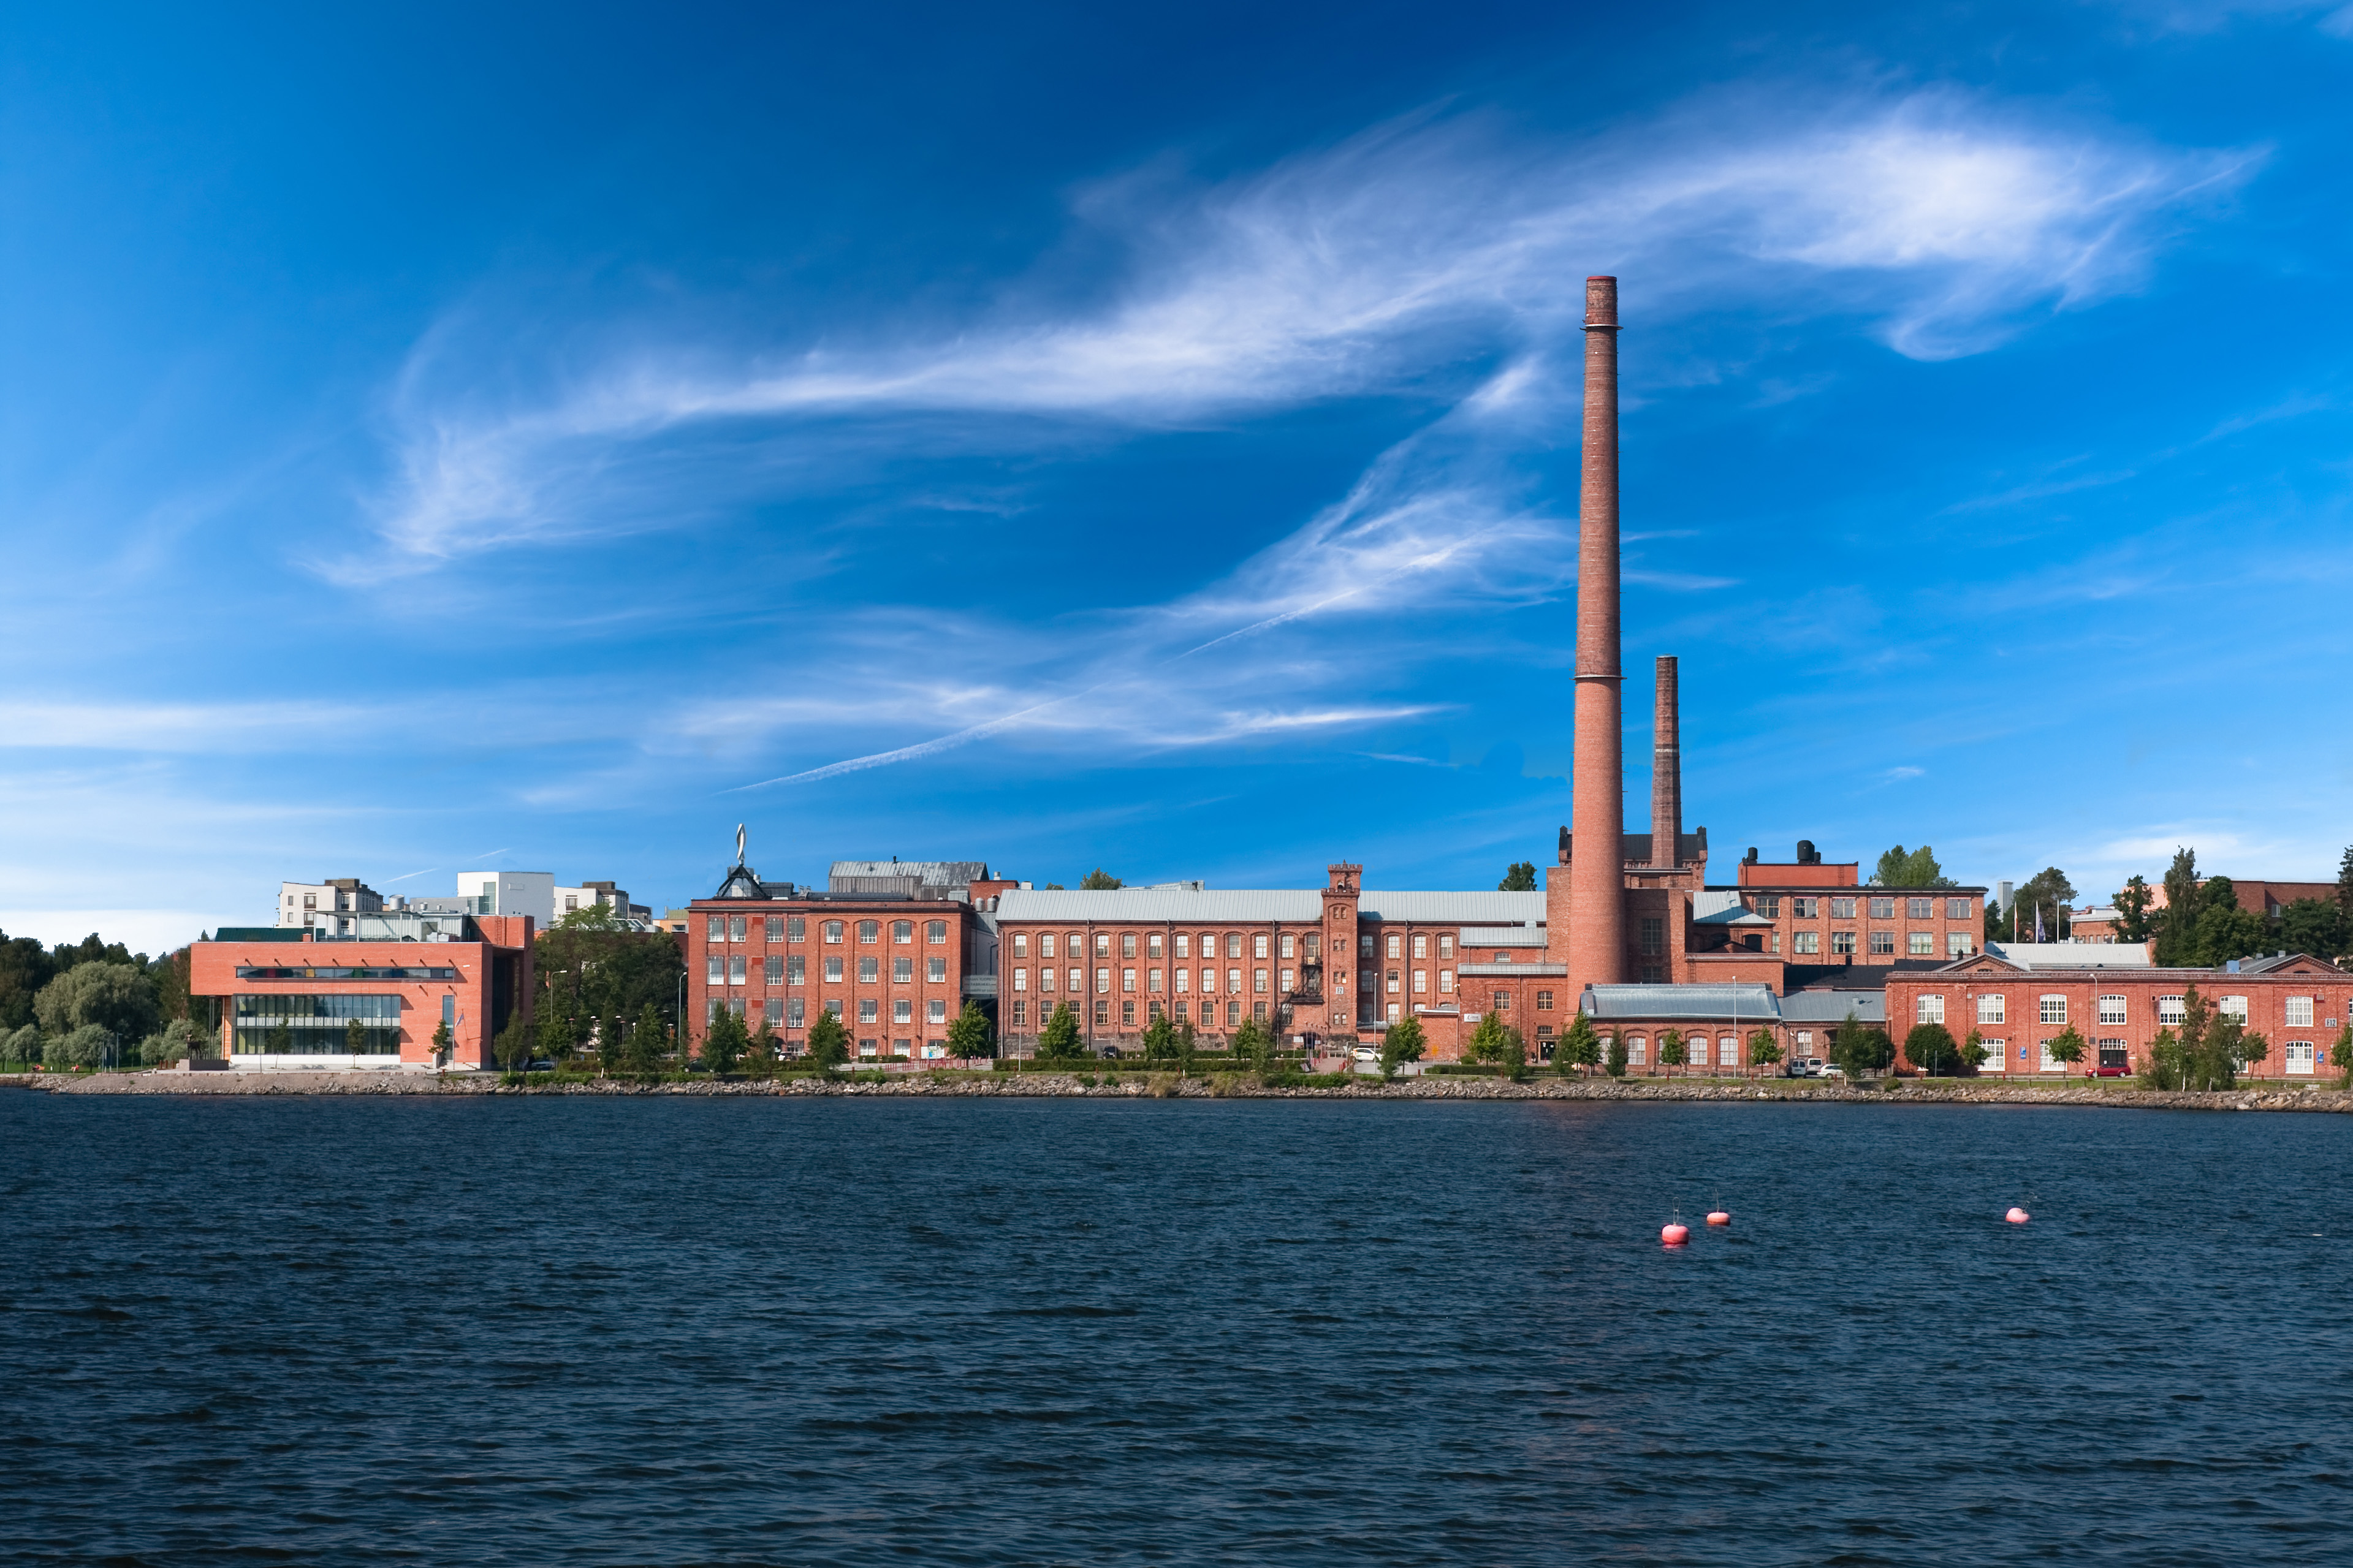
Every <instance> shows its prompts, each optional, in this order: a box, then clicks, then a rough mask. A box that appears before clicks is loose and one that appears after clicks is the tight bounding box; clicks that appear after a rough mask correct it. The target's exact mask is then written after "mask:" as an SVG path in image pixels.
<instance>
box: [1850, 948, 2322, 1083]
mask: <svg viewBox="0 0 2353 1568" xmlns="http://www.w3.org/2000/svg"><path fill="white" fill-rule="evenodd" d="M2125 951H2134V952H2137V949H2134V948H2126V950H2125ZM2193 985H2194V986H2196V987H2197V988H2198V993H2199V994H2200V995H2201V996H2203V997H2205V998H2206V1000H2207V1001H2208V1002H2210V1003H2211V1004H2212V1005H2214V1006H2215V1007H2216V1008H2217V1010H2219V1011H2221V1012H2224V1013H2228V1014H2230V1015H2232V1016H2235V1017H2238V1018H2240V1019H2242V1021H2244V1022H2245V1024H2246V1026H2247V1027H2248V1028H2250V1029H2252V1030H2254V1031H2256V1032H2258V1033H2260V1034H2261V1035H2263V1037H2264V1039H2265V1040H2266V1041H2267V1042H2268V1043H2269V1046H2270V1054H2269V1055H2268V1056H2267V1057H2266V1058H2264V1059H2263V1061H2261V1062H2258V1063H2256V1064H2254V1065H2253V1067H2251V1068H2249V1069H2248V1074H2249V1076H2250V1077H2254V1078H2264V1079H2304V1078H2311V1077H2313V1076H2315V1075H2316V1074H2317V1073H2319V1072H2321V1071H2323V1070H2325V1069H2326V1068H2327V1057H2328V1048H2329V1046H2330V1045H2331V1044H2332V1043H2333V1042H2334V1041H2335V1039H2336V1037H2337V1029H2338V1028H2339V1027H2341V1026H2342V1025H2343V1023H2344V1021H2345V1019H2346V1018H2347V1017H2348V1016H2353V976H2348V975H2347V974H2346V973H2345V972H2344V971H2342V970H2340V969H2338V968H2337V966H2336V965H2334V964H2332V963H2325V962H2323V961H2322V960H2320V959H2317V958H2313V957H2310V956H2308V955H2306V954H2303V953H2287V954H2278V955H2274V956H2273V957H2270V958H2249V959H2242V960H2239V961H2237V962H2235V963H2232V964H2229V965H2225V966H2224V967H2222V968H2221V969H2152V968H2148V967H2147V966H2145V965H2141V964H2134V963H2121V964H2119V965H2117V966H2115V967H2105V966H2102V967H2093V966H2090V965H2085V964H2073V965H2070V966H2068V967H2063V968H2048V967H2033V966H2030V965H2029V964H2024V963H2015V962H2012V961H2010V959H2007V958H2004V957H2002V956H2000V954H1998V953H1993V952H1987V953H1980V954H1978V956H1976V957H1974V958H1971V959H1966V960H1963V961H1961V962H1959V963H1952V964H1947V965H1946V966H1944V967H1943V968H1940V969H1935V970H1928V971H1918V970H1913V971H1906V972H1903V973H1897V974H1894V975H1893V976H1891V977H1890V978H1889V980H1888V983H1887V1019H1888V1025H1887V1029H1888V1033H1889V1034H1891V1035H1892V1036H1894V1038H1895V1041H1896V1044H1897V1046H1898V1047H1901V1046H1902V1044H1903V1041H1904V1037H1905V1035H1906V1034H1907V1033H1908V1032H1910V1030H1911V1029H1912V1028H1913V1027H1914V1026H1916V1025H1920V1024H1942V1025H1944V1026H1946V1027H1947V1029H1950V1030H1951V1031H1952V1033H1953V1037H1954V1038H1955V1039H1967V1038H1968V1036H1969V1033H1970V1031H1971V1030H1973V1029H1974V1030H1976V1031H1977V1032H1978V1033H1979V1034H1980V1035H1981V1036H1983V1037H1984V1040H1985V1043H1986V1044H1987V1045H1988V1046H1989V1047H1998V1048H1999V1049H2000V1053H2001V1055H2000V1065H1999V1067H1996V1066H1995V1065H1994V1064H1993V1063H1990V1062H1989V1064H1988V1070H1989V1071H2000V1072H2002V1073H2004V1074H2006V1075H2010V1076H2016V1075H2017V1074H2020V1073H2029V1074H2035V1073H2046V1072H2047V1073H2053V1074H2055V1073H2058V1072H2060V1071H2061V1070H2062V1068H2061V1064H2059V1063H2058V1062H2056V1061H2052V1060H2051V1059H2050V1058H2049V1056H2048V1054H2047V1051H2046V1049H2045V1047H2048V1045H2049V1044H2050V1042H2051V1041H2052V1040H2053V1039H2055V1038H2057V1037H2059V1036H2060V1035H2061V1034H2063V1033H2064V1032H2065V1031H2066V1029H2067V1028H2068V1027H2069V1026H2073V1028H2074V1030H2075V1032H2076V1034H2077V1035H2079V1036H2080V1037H2082V1038H2083V1039H2084V1042H2085V1057H2084V1061H2083V1063H2082V1064H2080V1065H2079V1066H2078V1067H2076V1068H2073V1069H2070V1070H2073V1071H2075V1072H2079V1073H2080V1072H2084V1071H2095V1070H2106V1071H2108V1072H2111V1073H2117V1072H2139V1071H2141V1070H2143V1069H2144V1068H2147V1065H2148V1047H2149V1045H2150V1043H2151V1042H2152V1041H2153V1040H2155V1039H2156V1037H2157V1032H2158V1030H2159V1029H2160V1028H2164V1027H2167V1026H2172V1025H2178V1024H2179V1023H2180V1022H2181V1015H2182V1008H2183V998H2184V997H2185V996H2186V995H2187V994H2188V993H2189V988H2190V987H2191V986H2193ZM1905 1065H1906V1068H1907V1070H1908V1068H1909V1064H1908V1063H1907V1064H1905Z"/></svg>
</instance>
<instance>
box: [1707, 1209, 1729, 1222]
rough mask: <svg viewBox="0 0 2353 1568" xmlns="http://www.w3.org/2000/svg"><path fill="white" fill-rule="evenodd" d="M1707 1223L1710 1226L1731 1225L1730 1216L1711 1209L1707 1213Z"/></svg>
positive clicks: (1721, 1211)
mask: <svg viewBox="0 0 2353 1568" xmlns="http://www.w3.org/2000/svg"><path fill="white" fill-rule="evenodd" d="M1707 1223H1708V1224H1710V1225H1730V1224H1731V1223H1732V1216H1731V1215H1728V1214H1726V1213H1725V1212H1724V1211H1723V1210H1722V1209H1711V1210H1709V1211H1708V1216H1707Z"/></svg>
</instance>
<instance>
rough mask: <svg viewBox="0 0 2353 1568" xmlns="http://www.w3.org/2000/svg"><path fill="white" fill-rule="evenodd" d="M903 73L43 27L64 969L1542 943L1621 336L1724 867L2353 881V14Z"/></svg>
mask: <svg viewBox="0 0 2353 1568" xmlns="http://www.w3.org/2000/svg"><path fill="white" fill-rule="evenodd" d="M830 10H831V11H836V12H839V11H854V12H855V15H851V16H844V15H835V14H828V12H821V11H818V10H817V9H815V8H811V9H809V10H808V11H807V12H805V13H798V14H797V13H795V12H793V11H791V10H788V9H775V8H750V7H746V8H743V9H741V10H736V9H724V8H708V7H701V8H698V7H692V6H683V5H667V6H660V7H653V6H645V7H614V6H607V7H597V6H582V5H569V6H564V7H546V8H543V9H539V10H533V9H530V8H527V7H512V8H502V9H499V10H496V11H495V12H493V13H491V14H487V15H486V14H485V12H484V10H483V8H481V7H458V6H434V5H406V6H402V7H399V8H397V9H396V10H395V9H389V8H388V9H386V10H385V11H384V12H382V13H381V14H379V15H378V16H375V17H374V18H372V19H370V18H358V17H354V16H321V15H320V14H318V13H317V12H316V10H315V8H291V7H290V8H286V9H282V10H274V11H273V10H264V9H240V8H237V7H233V6H232V7H226V8H211V9H207V10H206V11H204V12H202V13H193V12H189V11H187V10H186V9H185V8H163V7H157V8H153V9H145V10H142V9H137V8H129V7H125V8H117V9H111V10H107V11H104V12H102V13H101V12H100V10H99V9H98V8H94V7H79V6H76V7H68V6H55V7H51V8H49V9H48V11H47V14H46V15H44V14H42V13H41V12H40V11H38V10H36V9H32V8H20V9H18V10H16V12H15V13H13V15H12V23H11V26H10V27H9V28H8V29H7V30H6V33H5V37H0V212H5V215H6V221H5V224H0V321H5V334H0V369H4V370H5V374H0V527H5V547H6V554H7V559H8V561H9V563H10V565H11V567H12V570H10V571H8V572H6V573H5V574H0V648H5V660H6V671H7V679H6V682H5V690H0V821H5V823H6V831H5V837H4V838H0V927H5V929H6V930H7V931H9V932H10V933H11V934H20V933H26V932H31V933H35V934H40V935H44V936H47V937H50V938H65V937H69V936H79V934H81V933H82V932H83V931H88V930H90V929H91V928H92V927H93V926H98V927H100V928H101V929H104V930H106V931H108V932H109V934H121V935H123V936H125V937H127V938H129V939H131V940H132V941H134V942H138V943H141V944H143V945H147V946H151V947H153V946H160V945H162V944H164V943H165V942H174V941H178V940H184V939H185V938H186V937H187V936H189V935H192V934H193V933H194V932H195V930H196V929H197V928H199V927H201V926H207V925H211V924H215V923H219V922H222V921H229V922H241V921H260V920H263V919H266V918H267V916H268V913H269V899H270V896H271V893H272V892H273V891H274V887H275V884H276V882H277V881H278V880H279V879H281V878H301V879H312V878H319V877H327V876H341V875H358V876H363V877H365V878H366V879H369V881H370V882H371V883H372V884H374V885H375V886H376V887H378V888H380V889H385V890H386V891H413V892H435V893H444V892H447V891H448V890H449V889H450V888H451V887H452V886H453V883H454V878H455V876H456V874H457V872H458V871H459V870H460V869H464V868H489V867H510V868H523V869H537V870H551V871H554V873H556V875H557V877H558V878H559V879H564V880H571V879H585V878H595V877H610V878H615V879H619V880H620V881H622V882H623V883H624V884H625V885H627V886H628V888H630V889H632V891H633V892H634V893H635V894H636V895H637V896H638V898H640V899H641V900H647V901H650V902H654V903H656V904H658V905H659V904H662V903H667V902H670V901H673V900H684V899H686V898H688V897H690V896H692V895H694V894H697V893H700V892H704V891H707V890H708V889H709V888H710V887H711V886H712V884H714V883H715V881H716V879H717V878H718V875H719V872H720V870H721V868H723V865H724V864H725V862H726V861H727V859H728V858H730V851H731V849H732V844H733V829H734V826H735V824H736V823H737V822H738V821H744V822H746V823H748V824H749V827H750V833H751V841H752V847H753V854H752V859H753V862H754V864H755V865H756V866H758V867H759V868H760V869H761V870H762V872H763V873H764V874H765V875H767V876H769V877H772V878H773V877H790V878H795V879H807V878H810V877H813V876H821V875H822V874H823V869H824V867H825V864H826V862H827V861H828V860H829V859H831V858H835V857H837V856H882V855H891V854H897V855H901V856H903V857H908V858H930V857H954V858H986V859H987V860H989V861H990V862H992V864H993V865H994V866H995V867H996V868H997V869H998V870H999V872H1000V873H1001V874H1006V875H1011V876H1016V877H1021V878H1028V879H1035V880H1038V881H1040V882H1044V881H1049V880H1053V881H1063V882H1071V881H1074V880H1075V879H1077V878H1078V877H1079V876H1081V875H1082V874H1083V873H1084V872H1085V871H1086V870H1087V869H1088V868H1091V867H1093V866H1095V865H1098V864H1101V865H1103V866H1105V867H1107V868H1111V869H1112V870H1113V871H1114V872H1116V873H1118V874H1120V875H1123V876H1124V877H1126V878H1128V879H1131V880H1155V879H1169V878H1177V877H1206V878H1208V879H1209V880H1210V881H1211V882H1212V883H1213V884H1215V885H1222V886H1269V885H1273V886H1285V885H1301V884H1303V883H1305V882H1310V881H1313V880H1314V879H1318V878H1319V877H1320V875H1321V868H1322V867H1323V866H1324V864H1325V862H1327V861H1329V860H1332V859H1336V858H1349V859H1356V860H1361V861H1363V862H1365V863H1366V866H1367V879H1368V881H1370V882H1371V883H1372V884H1373V885H1374V886H1376V887H1393V888H1394V887H1439V886H1472V887H1479V886H1491V885H1492V884H1493V881H1494V879H1496V878H1497V877H1498V876H1499V875H1500V874H1501V872H1502V869H1503V867H1504V864H1505V863H1506V862H1507V861H1510V860H1514V859H1519V858H1533V859H1535V860H1536V861H1538V862H1539V863H1540V864H1541V863H1543V862H1545V861H1546V860H1547V859H1548V858H1549V854H1548V851H1549V849H1550V847H1551V845H1552V842H1553V837H1554V832H1555V829H1556V826H1557V825H1558V824H1559V823H1560V822H1562V821H1564V820H1566V818H1567V772H1568V767H1569V760H1570V759H1569V755H1568V750H1567V736H1568V714H1569V701H1570V700H1569V692H1568V686H1567V651H1568V647H1569V627H1570V623H1571V617H1572V616H1573V595H1574V588H1575V583H1574V560H1575V549H1574V545H1575V530H1576V493H1577V487H1576V468H1577V451H1576V440H1577V397H1578V383H1577V353H1578V352H1579V342H1578V338H1579V334H1578V333H1577V330H1576V323H1577V310H1578V309H1579V302H1580V292H1581V279H1583V278H1584V276H1585V275H1586V274H1588V273H1590V272H1605V271H1606V272H1615V273H1618V274H1620V277H1621V278H1622V279H1623V283H1622V285H1621V289H1622V297H1623V313H1624V319H1625V321H1627V323H1628V330H1627V331H1626V332H1625V334H1624V336H1623V340H1622V348H1623V353H1624V365H1625V378H1626V384H1625V405H1624V442H1625V479H1624V514H1625V520H1626V521H1625V526H1626V530H1627V547H1626V574H1627V590H1626V605H1625V612H1626V613H1625V639H1626V640H1625V656H1626V660H1627V667H1628V668H1629V670H1630V671H1635V672H1643V671H1647V669H1648V668H1649V661H1650V659H1651V657H1652V656H1653V655H1655V654H1659V653H1674V654H1677V655H1679V656H1680V657H1681V658H1682V660H1683V667H1682V668H1683V721H1684V748H1685V778H1684V795H1685V799H1686V802H1687V807H1686V811H1687V821H1688V822H1689V823H1692V824H1704V825H1706V826H1707V827H1708V829H1709V831H1710V836H1711V842H1712V844H1713V846H1714V847H1715V858H1716V862H1717V864H1718V866H1719V868H1721V869H1722V870H1723V874H1724V876H1725V878H1727V879H1728V876H1729V867H1730V864H1731V863H1732V862H1733V861H1734V860H1736V859H1737V858H1738V857H1739V854H1740V851H1741V849H1742V848H1743V847H1746V846H1747V845H1750V844H1757V845H1760V846H1763V847H1766V849H1767V854H1768V855H1783V856H1786V854H1787V852H1788V847H1789V846H1790V845H1791V844H1792V843H1793V842H1794V841H1795V840H1796V839H1797V838H1799V837H1810V838H1812V839H1814V840H1815V841H1817V843H1819V844H1820V846H1821V847H1823V849H1824V850H1825V851H1826V852H1827V853H1829V854H1831V855H1832V856H1835V857H1856V858H1864V859H1866V860H1868V859H1869V858H1872V857H1873V856H1875V855H1876V854H1877V853H1878V851H1880V850H1881V849H1883V848H1885V847H1887V846H1889V845H1890V844H1894V843H1897V842H1902V843H1904V844H1906V845H1916V844H1919V843H1921V842H1923V841H1924V840H1925V841H1926V842H1928V843H1930V844H1933V845H1934V846H1935V847H1936V850H1937V852H1938V854H1939V855H1940V856H1941V857H1942V858H1943V859H1944V861H1945V863H1946V866H1947V869H1948V870H1949V871H1951V872H1953V873H1954V874H1956V875H1958V876H1960V877H1962V878H1964V879H1969V880H1976V881H1988V882H1989V881H1991V880H1994V879H1998V878H2002V877H2013V878H2022V877H2024V876H2026V875H2028V874H2030V873H2031V872H2032V871H2034V870H2036V869H2038V868H2041V867H2042V866H2044V865H2046V864H2051V863H2053V862H2055V863H2057V864H2059V865H2060V866H2062V867H2063V868H2066V869H2067V870H2069V871H2070V872H2071V873H2072V874H2073V875H2074V877H2075V879H2076V881H2077V883H2078V885H2079V886H2081V887H2084V888H2086V889H2092V888H2105V887H2109V886H2113V885H2114V883H2115V881H2116V879H2120V878H2121V877H2123V876H2124V875H2126V874H2128V873H2130V872H2132V871H2134V870H2142V871H2147V872H2150V873H2152V874H2153V873H2155V872H2157V871H2158V870H2161V869H2162V867H2163V864H2164V861H2165V859H2166V858H2168V856H2169V855H2170V853H2171V851H2172V848H2173V847H2174V846H2175V845H2176V844H2178V843H2179V844H2191V845H2194V846H2196V847H2198V849H2199V851H2200V859H2201V863H2202V864H2204V865H2206V866H2208V867H2210V868H2214V869H2221V870H2225V871H2231V872H2234V873H2238V874H2241V875H2263V876H2274V877H2297V876H2327V875H2333V874H2334V869H2335V865H2336V860H2337V853H2338V851H2339V850H2340V849H2341V847H2343V846H2344V844H2345V842H2346V841H2347V840H2348V838H2353V823H2349V822H2348V809H2347V807H2348V794H2353V791H2348V784H2349V783H2353V742H2348V722H2347V711H2346V703H2345V700H2344V699H2343V698H2342V697H2341V695H2339V692H2338V687H2339V686H2340V684H2341V671H2342V669H2343V668H2344V661H2345V656H2346V653H2347V649H2348V637H2347V634H2346V632H2345V630H2344V629H2343V620H2344V611H2343V607H2342V606H2343V605H2344V601H2345V597H2346V591H2347V586H2348V564H2353V551H2348V509H2347V504H2346V489H2347V482H2348V429H2349V428H2353V427H2349V426H2348V410H2353V387H2348V379H2347V371H2346V369H2345V366H2346V363H2348V355H2347V353H2346V348H2347V344H2348V324H2353V307H2348V290H2347V289H2346V287H2345V277H2346V273H2347V269H2348V259H2353V232H2348V212H2353V201H2349V200H2348V197H2353V189H2348V186H2353V161H2348V158H2347V157H2346V149H2347V147H2348V145H2349V144H2353V137H2348V132H2353V123H2348V121H2353V91H2348V85H2347V84H2348V80H2353V7H2347V8H2344V9H2338V8H2336V7H2333V6H2331V5H2284V4H2283V5H2260V4H2250V5H2189V4H2182V5H2165V4H2148V5H2136V4H2116V5H2096V4H2084V5H2015V6H2006V5H1947V6H1940V7H1901V8H1890V7H1883V6H1868V5H1803V4H1799V5H1775V6H1771V7H1764V6H1733V5H1689V6H1682V7H1674V8H1665V7H1612V8H1608V9H1601V8H1578V7H1563V8H1556V9H1550V10H1547V9H1546V8H1542V7H1532V6H1524V5H1514V6H1482V5H1464V4H1458V5H1450V6H1445V7H1433V6H1386V7H1385V6H1380V5H1363V4H1356V5H1345V6H1343V5H1328V6H1312V5H1293V6H1288V7H1267V6H1262V5H1256V6H1239V5H1235V6H1217V5H1189V6H1186V7H1181V8H1177V7H1171V8H1168V9H1166V11H1164V12H1161V13H1158V14H1152V15H1147V14H1145V13H1144V12H1143V11H1142V10H1141V8H1111V7H1092V6H1077V5H1071V6H1062V7H1048V6H1039V7H1028V8H1008V9H1003V10H998V11H994V12H987V13H983V12H981V11H979V10H977V9H976V8H972V7H961V6H941V7H937V8H925V7H916V6H901V7H889V8H885V7H857V8H830ZM1891 12H1894V13H1897V14H1891ZM1627 716H1628V726H1629V735H1630V739H1629V746H1628V757H1629V763H1630V769H1631V771H1630V773H1629V775H1628V778H1627V781H1626V784H1627V792H1628V793H1627V798H1628V802H1629V816H1630V818H1632V819H1640V818H1641V816H1642V815H1643V813H1644V811H1645V803H1646V801H1647V790H1648V779H1647V774H1646V773H1645V771H1644V769H1645V767H1646V764H1647V759H1648V753H1649V748H1648V743H1647V742H1648V724H1649V683H1648V680H1647V679H1644V678H1642V677H1641V675H1640V674H1638V675H1637V678H1636V679H1630V681H1629V683H1628V715H1627Z"/></svg>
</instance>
